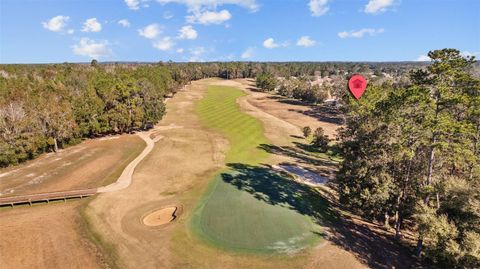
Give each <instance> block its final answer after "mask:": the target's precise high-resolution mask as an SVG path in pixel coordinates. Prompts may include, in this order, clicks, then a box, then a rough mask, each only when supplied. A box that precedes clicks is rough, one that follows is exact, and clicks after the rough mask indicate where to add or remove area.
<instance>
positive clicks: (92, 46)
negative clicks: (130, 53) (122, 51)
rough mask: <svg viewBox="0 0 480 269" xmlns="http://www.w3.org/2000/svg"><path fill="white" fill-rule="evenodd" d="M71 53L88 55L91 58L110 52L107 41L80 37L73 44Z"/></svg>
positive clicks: (104, 55) (109, 53)
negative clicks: (78, 40)
mask: <svg viewBox="0 0 480 269" xmlns="http://www.w3.org/2000/svg"><path fill="white" fill-rule="evenodd" d="M72 48H73V53H75V54H77V55H82V56H88V57H90V58H93V59H99V58H103V57H108V56H110V55H111V54H112V51H111V49H110V48H109V47H108V42H107V41H101V42H96V41H95V40H92V39H89V38H86V37H84V38H82V39H80V42H79V43H78V44H75V45H73V47H72Z"/></svg>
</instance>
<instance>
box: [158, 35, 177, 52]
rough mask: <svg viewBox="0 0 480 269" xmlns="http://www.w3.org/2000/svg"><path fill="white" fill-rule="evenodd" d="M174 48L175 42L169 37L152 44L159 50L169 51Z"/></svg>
mask: <svg viewBox="0 0 480 269" xmlns="http://www.w3.org/2000/svg"><path fill="white" fill-rule="evenodd" d="M173 46H175V42H173V40H172V39H171V38H170V37H168V36H167V37H164V38H162V39H161V40H158V41H155V42H153V47H154V48H156V49H159V50H163V51H166V50H171V49H172V48H173Z"/></svg>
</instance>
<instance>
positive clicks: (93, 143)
mask: <svg viewBox="0 0 480 269" xmlns="http://www.w3.org/2000/svg"><path fill="white" fill-rule="evenodd" d="M144 147H145V142H143V140H142V139H140V138H139V137H137V136H136V135H121V136H116V137H112V138H99V139H92V140H87V141H85V142H83V143H81V144H79V145H76V146H73V147H69V148H67V149H64V150H62V151H60V152H58V153H48V154H44V155H42V156H40V157H39V158H38V159H35V160H32V161H29V162H27V163H24V164H22V165H19V166H16V167H11V168H7V169H1V170H0V193H2V196H10V195H21V194H32V193H41V192H53V191H67V190H78V189H87V188H96V187H100V186H104V185H107V184H109V183H111V182H113V181H114V180H116V178H117V177H118V176H119V175H120V174H121V172H122V171H123V169H124V168H125V166H126V165H127V164H128V163H129V162H130V161H131V160H133V159H134V158H135V157H136V156H137V155H138V154H139V153H140V152H141V151H142V149H143V148H144Z"/></svg>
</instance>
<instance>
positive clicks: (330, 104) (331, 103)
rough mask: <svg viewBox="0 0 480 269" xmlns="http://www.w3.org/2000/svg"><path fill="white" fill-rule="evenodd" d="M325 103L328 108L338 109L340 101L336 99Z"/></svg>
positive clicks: (327, 100)
mask: <svg viewBox="0 0 480 269" xmlns="http://www.w3.org/2000/svg"><path fill="white" fill-rule="evenodd" d="M323 103H324V104H325V105H327V106H334V107H338V99H336V98H328V99H325V101H323Z"/></svg>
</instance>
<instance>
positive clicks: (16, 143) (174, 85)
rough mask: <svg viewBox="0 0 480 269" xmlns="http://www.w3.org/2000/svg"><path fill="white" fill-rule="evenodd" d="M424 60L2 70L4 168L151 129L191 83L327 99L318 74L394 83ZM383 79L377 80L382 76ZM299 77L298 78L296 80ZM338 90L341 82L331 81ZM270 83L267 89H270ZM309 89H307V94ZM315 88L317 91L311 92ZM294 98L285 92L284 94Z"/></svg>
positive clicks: (0, 161)
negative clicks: (234, 83) (244, 84)
mask: <svg viewBox="0 0 480 269" xmlns="http://www.w3.org/2000/svg"><path fill="white" fill-rule="evenodd" d="M419 65H425V64H422V63H376V64H364V63H301V62H298V63H255V62H249V63H247V62H227V63H221V62H210V63H173V62H167V63H162V62H159V63H156V64H151V63H103V64H100V63H98V62H97V61H95V60H93V61H92V62H91V63H90V64H70V63H64V64H47V65H0V167H5V166H9V165H13V164H18V163H20V162H23V161H25V160H28V159H32V158H35V157H36V156H38V155H39V154H41V153H44V152H49V151H56V150H58V148H63V147H65V146H68V145H70V144H75V143H77V142H79V141H80V140H81V139H82V138H91V137H96V136H102V135H107V134H117V133H124V132H132V131H134V130H140V129H146V128H149V127H151V126H152V125H153V124H155V123H157V122H158V121H159V120H160V119H161V118H162V116H163V113H164V104H163V99H164V97H165V96H167V95H170V94H173V93H174V92H175V91H176V90H177V89H180V88H181V87H183V86H184V85H186V84H188V83H189V82H190V81H192V80H197V79H202V78H207V77H221V78H225V79H234V78H255V77H261V76H262V75H265V77H267V78H272V81H271V83H273V84H270V86H269V87H270V88H269V89H268V90H273V89H274V88H276V86H277V77H278V78H286V80H290V78H292V77H293V79H295V78H296V77H300V78H301V79H299V80H298V82H295V83H291V84H292V85H293V84H295V85H296V89H295V90H292V97H294V98H300V99H305V100H307V101H313V102H320V101H321V100H323V99H324V98H325V97H326V96H325V94H324V93H325V91H323V90H321V89H320V88H319V86H318V85H316V86H313V88H310V87H306V85H308V83H307V81H309V80H311V79H312V78H314V77H320V78H321V77H325V78H327V77H328V78H331V77H334V78H335V82H336V83H337V84H338V85H340V83H342V81H344V79H345V78H346V77H347V76H348V75H349V74H353V73H356V72H363V73H365V74H371V76H372V78H373V77H376V78H377V79H379V78H381V77H383V78H390V79H392V81H394V82H398V81H401V78H402V77H404V75H405V74H406V73H407V72H408V70H411V69H412V68H413V67H418V66H419ZM375 74H376V75H375ZM295 80H296V79H295ZM332 85H334V84H332ZM264 86H265V85H260V87H261V88H262V87H264ZM307 88H308V89H307ZM311 89H313V90H314V93H313V94H312V93H311ZM289 94H290V93H287V91H285V95H287V96H289Z"/></svg>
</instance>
